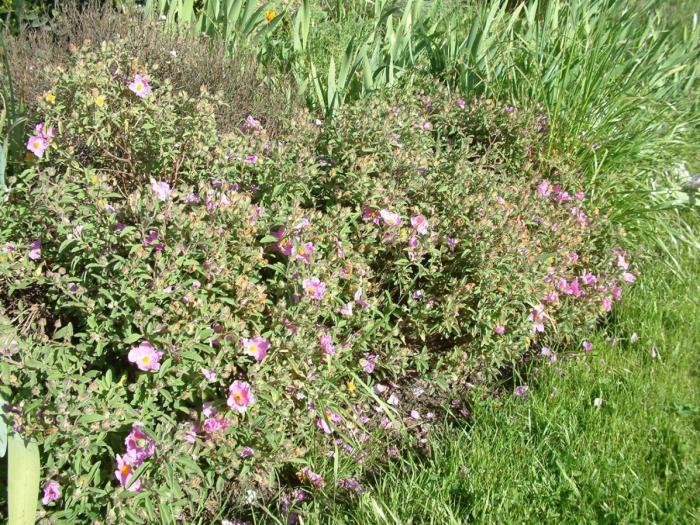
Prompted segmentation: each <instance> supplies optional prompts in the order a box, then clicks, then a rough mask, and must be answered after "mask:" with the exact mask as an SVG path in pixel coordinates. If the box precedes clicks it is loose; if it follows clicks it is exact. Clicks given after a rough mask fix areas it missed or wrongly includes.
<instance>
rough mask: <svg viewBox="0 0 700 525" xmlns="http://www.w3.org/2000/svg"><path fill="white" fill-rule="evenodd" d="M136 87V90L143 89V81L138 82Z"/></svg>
mask: <svg viewBox="0 0 700 525" xmlns="http://www.w3.org/2000/svg"><path fill="white" fill-rule="evenodd" d="M135 88H136V91H143V82H137V83H136V86H135Z"/></svg>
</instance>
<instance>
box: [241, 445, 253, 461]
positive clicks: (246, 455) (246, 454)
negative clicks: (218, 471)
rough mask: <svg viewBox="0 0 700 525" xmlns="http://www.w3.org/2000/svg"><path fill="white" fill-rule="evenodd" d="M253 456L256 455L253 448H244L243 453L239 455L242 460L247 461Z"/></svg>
mask: <svg viewBox="0 0 700 525" xmlns="http://www.w3.org/2000/svg"><path fill="white" fill-rule="evenodd" d="M253 454H255V450H254V449H253V448H251V447H243V448H242V449H241V452H240V453H239V454H238V456H239V457H240V458H241V459H246V458H249V457H251V456H253Z"/></svg>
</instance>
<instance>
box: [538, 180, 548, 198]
mask: <svg viewBox="0 0 700 525" xmlns="http://www.w3.org/2000/svg"><path fill="white" fill-rule="evenodd" d="M549 192H550V185H549V181H547V180H543V181H542V182H540V183H539V184H538V185H537V193H538V194H539V195H541V196H542V197H546V196H548V195H549Z"/></svg>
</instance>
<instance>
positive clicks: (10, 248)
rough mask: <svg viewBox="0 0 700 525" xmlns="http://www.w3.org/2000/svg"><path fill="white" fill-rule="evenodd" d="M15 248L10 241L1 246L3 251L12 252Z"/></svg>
mask: <svg viewBox="0 0 700 525" xmlns="http://www.w3.org/2000/svg"><path fill="white" fill-rule="evenodd" d="M16 249H17V248H16V247H15V245H14V244H13V243H11V242H6V243H5V246H3V247H2V251H3V253H12V252H14V251H15V250H16Z"/></svg>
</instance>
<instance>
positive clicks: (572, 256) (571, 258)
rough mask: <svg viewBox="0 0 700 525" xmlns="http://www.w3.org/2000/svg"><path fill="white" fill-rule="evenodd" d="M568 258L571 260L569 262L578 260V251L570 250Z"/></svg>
mask: <svg viewBox="0 0 700 525" xmlns="http://www.w3.org/2000/svg"><path fill="white" fill-rule="evenodd" d="M569 259H570V260H571V262H576V261H578V253H576V252H571V253H570V254H569Z"/></svg>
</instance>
